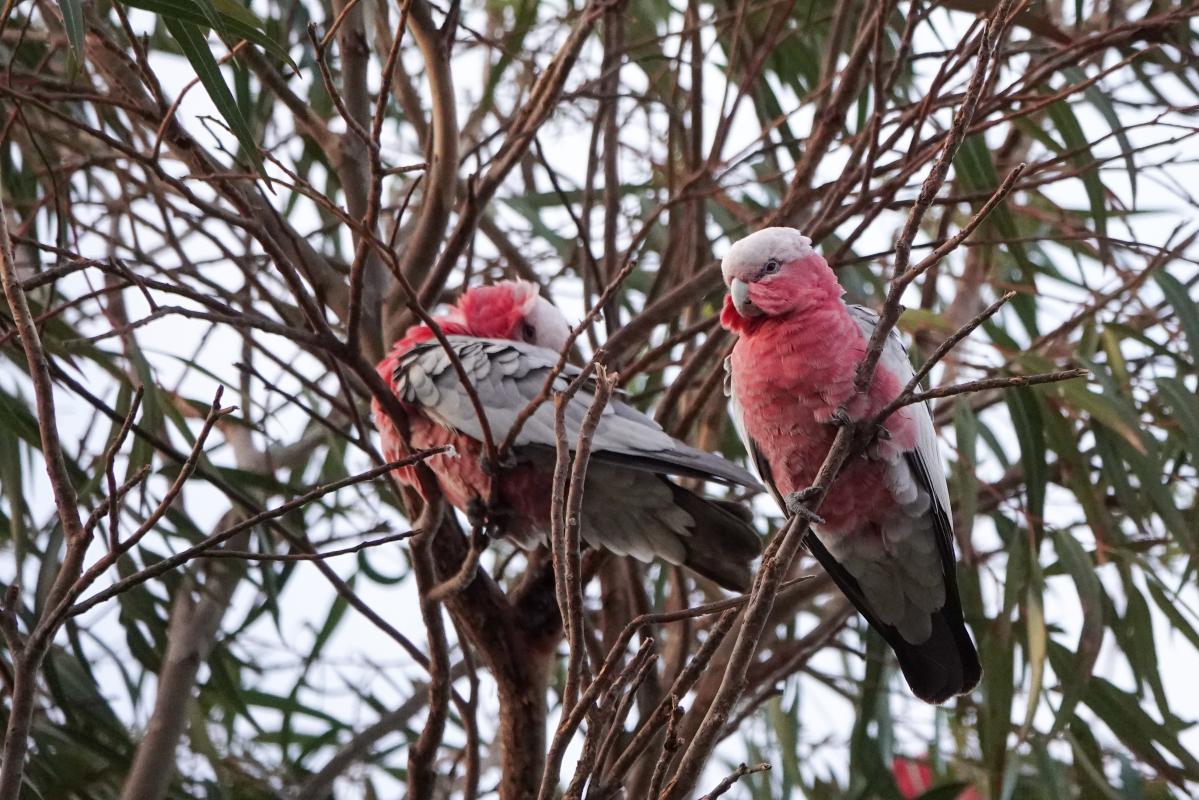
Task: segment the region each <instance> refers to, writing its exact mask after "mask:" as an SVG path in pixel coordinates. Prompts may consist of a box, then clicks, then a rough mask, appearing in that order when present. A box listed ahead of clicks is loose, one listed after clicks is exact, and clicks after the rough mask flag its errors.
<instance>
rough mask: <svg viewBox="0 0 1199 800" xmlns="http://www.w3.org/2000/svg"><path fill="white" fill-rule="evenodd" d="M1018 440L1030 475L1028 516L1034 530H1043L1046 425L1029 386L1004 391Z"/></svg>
mask: <svg viewBox="0 0 1199 800" xmlns="http://www.w3.org/2000/svg"><path fill="white" fill-rule="evenodd" d="M1004 399H1005V400H1006V401H1007V406H1008V412H1009V413H1010V414H1011V417H1012V425H1013V426H1014V427H1015V428H1016V440H1017V441H1018V442H1019V443H1020V463H1021V464H1022V465H1023V467H1024V474H1025V475H1026V476H1027V480H1026V491H1027V492H1028V515H1029V518H1030V519H1031V520H1032V524H1033V526H1034V530H1038V531H1039V530H1040V528H1041V520H1042V519H1043V517H1044V515H1045V488H1046V486H1047V485H1048V483H1049V467H1048V465H1047V463H1046V460H1045V424H1044V422H1043V420H1042V418H1041V417H1042V415H1041V405H1040V402H1039V401H1038V399H1037V396H1036V395H1035V394H1034V393H1033V391H1032V390H1031V389H1028V388H1027V387H1022V388H1017V389H1012V390H1011V391H1008V392H1005V393H1004Z"/></svg>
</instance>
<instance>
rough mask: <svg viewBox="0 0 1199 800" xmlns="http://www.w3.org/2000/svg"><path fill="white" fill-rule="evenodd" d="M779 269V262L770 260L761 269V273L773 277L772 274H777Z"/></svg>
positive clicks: (773, 259)
mask: <svg viewBox="0 0 1199 800" xmlns="http://www.w3.org/2000/svg"><path fill="white" fill-rule="evenodd" d="M781 267H782V265H781V264H779V260H778V259H777V258H772V259H770V260H769V261H767V262H766V265H765V266H764V267H762V272H764V273H765V274H767V275H773V274H774V273H776V272H778V271H779V269H780V268H781Z"/></svg>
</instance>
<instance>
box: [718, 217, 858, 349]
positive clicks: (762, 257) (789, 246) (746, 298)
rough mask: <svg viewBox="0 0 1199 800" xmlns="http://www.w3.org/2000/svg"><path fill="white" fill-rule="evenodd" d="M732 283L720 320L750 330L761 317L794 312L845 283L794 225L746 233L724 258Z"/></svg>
mask: <svg viewBox="0 0 1199 800" xmlns="http://www.w3.org/2000/svg"><path fill="white" fill-rule="evenodd" d="M720 271H721V274H722V275H723V276H724V283H725V285H726V286H727V287H728V289H729V293H728V295H727V296H726V297H725V300H724V310H723V311H722V312H721V315H720V321H721V324H722V325H724V327H726V328H728V329H729V330H731V331H736V332H738V333H749V332H752V331H753V330H754V329H755V328H757V327H758V326H759V325H760V324H761V323H762V322H763V321H765V320H768V319H771V318H779V317H790V316H792V315H794V314H797V313H803V312H804V311H805V310H807V309H810V308H814V307H816V306H819V305H822V304H824V303H827V302H830V301H831V300H836V299H839V298H840V297H841V293H842V289H841V285H840V284H839V283H837V277H836V276H835V275H834V274H833V271H832V270H831V269H829V266H828V263H827V262H825V260H824V258H822V257H821V256H820V254H819V253H817V252H816V251H815V250H813V249H812V240H811V239H809V238H808V237H806V236H804V235H803V234H801V233H800V232H799V231H797V230H795V229H794V228H763V229H762V230H760V231H758V232H756V233H753V234H750V235H749V236H746V237H745V238H744V239H741V240H740V241H738V242H737V243H736V244H734V245H733V246H732V247H730V248H729V251H728V253H727V254H725V257H724V260H723V261H721V263H720Z"/></svg>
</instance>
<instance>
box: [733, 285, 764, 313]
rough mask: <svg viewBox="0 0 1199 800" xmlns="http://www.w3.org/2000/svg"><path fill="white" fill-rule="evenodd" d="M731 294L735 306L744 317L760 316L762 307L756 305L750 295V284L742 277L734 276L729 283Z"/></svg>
mask: <svg viewBox="0 0 1199 800" xmlns="http://www.w3.org/2000/svg"><path fill="white" fill-rule="evenodd" d="M729 294H730V295H731V296H732V298H733V306H734V307H735V308H736V309H737V313H738V314H740V315H741V316H743V317H760V316H762V309H760V308H758V307H757V306H755V305H754V301H753V300H751V299H750V297H749V284H748V283H746V282H745V281H743V280H741V279H740V278H733V280H732V281H731V282H730V283H729Z"/></svg>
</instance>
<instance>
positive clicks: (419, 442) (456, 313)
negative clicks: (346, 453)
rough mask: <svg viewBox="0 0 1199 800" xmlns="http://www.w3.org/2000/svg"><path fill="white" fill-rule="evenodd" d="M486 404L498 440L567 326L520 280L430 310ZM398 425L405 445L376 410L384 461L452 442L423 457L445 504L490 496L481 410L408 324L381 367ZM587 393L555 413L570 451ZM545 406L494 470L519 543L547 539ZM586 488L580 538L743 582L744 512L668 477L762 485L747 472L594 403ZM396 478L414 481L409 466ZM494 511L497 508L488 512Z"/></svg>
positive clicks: (429, 339)
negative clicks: (598, 412) (443, 309)
mask: <svg viewBox="0 0 1199 800" xmlns="http://www.w3.org/2000/svg"><path fill="white" fill-rule="evenodd" d="M437 321H438V324H439V326H440V327H441V330H442V331H443V332H444V333H445V334H446V337H447V339H448V340H449V343H450V346H451V348H452V349H453V350H454V352H456V353H457V355H458V358H459V360H460V361H461V363H462V366H463V367H464V369H465V371H466V373H467V375H468V376H469V377H470V380H471V383H472V385H473V386H474V389H475V392H476V393H477V395H478V397H479V400H480V402H481V404H482V406H483V410H484V412H485V416H486V418H487V422H488V425H489V426H490V428H491V433H492V437H493V439H494V441H495V444H496V445H497V446H498V445H499V443H500V442H502V441H503V440H504V439H505V438H506V437H507V435H508V432H509V430H510V429H511V427H512V425H513V424H514V422H515V420H516V417H517V416H518V415H519V414H520V412H521V411H522V410H523V409H524V408H525V406H526V405H527V404H528V403H529V401H531V400H533V399H534V398H535V397H537V396H538V394H539V393H540V392H541V389H542V387H543V386H544V384H545V380H546V377H547V375H548V374H549V373H550V372H551V370H552V369H553V368H554V366H555V365H556V364H557V362H558V360H559V353H560V352H561V350H562V348H563V347H564V346H565V345H566V342H567V338H568V336H569V334H570V327H569V325H568V324H567V322H566V320H565V318H564V317H563V316H562V314H561V312H559V311H558V309H557V308H555V307H554V306H553V305H552V304H550V303H549V302H548V301H547V300H545V299H543V298H541V297H539V296H538V294H537V288H536V287H535V286H534V285H533V284H530V283H523V282H505V283H499V284H496V285H494V286H482V287H478V288H474V289H471V290H469V291H467V292H466V293H465V294H463V295H462V297H461V298H460V299H459V300H458V302H457V304H456V305H455V306H454V307H453V308H452V309H450V311H449V312H448V313H447V314H445V315H444V316H441V317H439V318H437ZM378 370H379V374H380V375H381V376H382V377H383V379H384V380H385V381H386V382H387V384H388V386H390V387H391V388H392V390H393V391H394V392H395V394H396V397H397V398H398V399H399V401H400V404H401V406H402V407H403V409H404V411H405V413H406V415H407V419H406V421H405V422H406V427H407V428H408V441H407V442H405V441H404V440H403V438H402V437H401V436H400V435H399V433H398V432H397V430H396V428H395V426H394V425H393V424H392V420H391V419H390V418H389V417H388V416H387V415H386V414H384V413H383V412H382V410H381V409H380V407H379V405H378V404H377V403H376V404H375V406H374V414H375V421H376V424H377V425H378V427H379V430H380V432H381V434H382V440H383V452H384V454H385V455H386V457H387V458H388V459H392V460H394V459H398V458H403V457H404V456H406V455H409V454H410V453H411V450H410V449H409V448H411V449H415V450H420V449H425V448H431V447H437V446H440V445H447V444H448V445H452V446H453V447H454V449H455V450H456V456H451V455H438V456H434V457H432V458H430V459H429V460H428V461H427V462H426V464H427V465H428V466H429V468H430V469H431V470H432V471H433V473H434V474H435V475H436V477H437V482H438V484H439V485H440V489H441V492H442V493H443V495H444V496H445V498H446V499H447V500H448V501H449V502H450V503H451V504H453V505H454V506H455V507H456V508H458V509H461V510H463V511H467V512H468V513H473V512H476V511H477V510H478V509H479V508H480V504H483V503H486V502H487V501H489V500H490V499H492V498H491V497H489V487H490V485H491V484H490V481H491V478H489V476H488V474H487V472H485V471H484V468H483V465H482V459H483V455H484V451H485V448H484V444H483V441H482V439H483V432H482V427H481V426H480V424H479V418H478V415H477V414H476V412H475V408H474V406H473V405H472V404H471V402H470V398H469V396H468V394H467V392H466V391H465V389H464V387H463V386H462V384H461V383H460V381H459V379H458V373H457V372H456V370H455V369H454V367H453V364H452V362H451V361H450V359H449V357H448V356H447V354H446V351H445V349H444V348H443V347H442V345H441V344H440V343H439V342H438V341H437V340H436V339H435V338H434V337H433V332H432V331H431V330H430V329H429V327H428V326H426V325H415V326H413V327H411V328H409V329H408V331H407V333H405V335H404V337H403V338H402V339H401V340H400V341H398V342H397V343H396V344H395V347H394V348H393V349H392V351H391V353H390V354H389V355H388V356H387V357H386V358H385V359H383V361H381V362H380V363H379V365H378ZM578 374H579V369H578V368H577V367H573V366H567V368H566V369H565V370H564V371H563V372H562V374H561V376H560V377H559V378H558V379H557V381H556V383H555V390H556V391H561V390H563V389H565V388H566V386H567V384H568V383H569V382H570V381H571V380H572V379H573V378H574V377H576V376H577V375H578ZM591 400H592V398H591V391H590V390H588V389H586V388H584V389H583V390H581V391H579V392H578V393H577V394H576V395H575V397H574V399H572V400H571V401H570V403H569V405H568V407H567V409H566V426H565V427H566V430H565V433H566V440H567V442H569V444H570V446H571V447H572V448H573V447H574V446H575V443H576V441H577V439H578V435H579V428H580V426H581V424H582V421H583V417H584V415H585V414H586V412H587V410H588V407H589V406H590V404H591ZM555 441H556V439H555V432H554V404H553V402H552V401H551V402H544V403H542V404H541V405H540V406H539V407H538V409H537V411H536V413H534V414H533V415H532V416H531V417H530V418H529V419H528V421H527V422H526V423H525V425H524V426H523V427H522V428H521V429H520V433H519V435H518V436H517V437H516V440H515V446H514V448H513V456H514V457H515V464H514V465H511V466H507V467H505V468H501V469H499V470H493V473H494V480H495V481H497V482H498V485H497V487H496V488H497V489H498V492H497V495H496V497H495V498H494V499H495V500H496V501H497V502H496V503H495V504H493V506H492V508H490V509H488V510H489V511H490V512H491V513H492V514H494V515H497V516H498V517H499V518H500V519H501V521H502V524H501V525H500V527H501V529H502V532H503V533H504V534H505V535H507V536H508V537H510V538H512V539H514V540H515V541H516V542H517V543H518V544H520V545H521V546H523V547H526V548H531V547H535V546H536V545H538V544H541V543H544V542H546V541H547V537H548V534H549V531H550V495H551V489H552V483H553V476H554V458H555ZM591 447H592V451H591V462H590V465H589V468H588V471H587V479H586V485H585V486H584V493H583V506H582V520H581V522H582V527H581V534H582V537H583V540H584V541H586V542H587V543H588V544H589V545H591V546H592V547H602V548H606V549H608V550H611V551H612V552H614V553H617V554H619V555H629V556H633V557H634V558H637V559H640V560H641V561H649V560H651V559H654V558H660V559H662V560H664V561H667V562H670V563H671V564H682V565H685V566H687V567H689V568H690V569H692V570H694V571H695V572H697V573H699V574H700V575H703V576H705V577H708V578H711V579H712V580H714V581H716V582H717V583H719V584H721V585H722V586H725V587H726V588H730V589H736V590H743V589H745V588H747V587H748V585H749V581H750V571H749V565H750V563H751V562H752V561H753V559H754V558H755V556H757V554H758V552H759V549H760V543H759V539H758V536H757V534H756V533H754V530H753V528H752V527H751V526H750V524H749V522H748V521H747V519H746V518H745V516H744V515H743V514H741V515H739V514H738V513H736V512H737V511H740V510H741V509H740V508H739V507H735V506H731V505H730V504H725V503H722V502H720V501H713V500H707V499H705V498H703V497H700V496H699V495H697V494H694V493H693V492H691V491H689V490H687V489H684V488H683V487H681V486H679V485H677V484H675V483H673V482H672V481H670V480H669V479H668V478H667V477H666V476H667V475H680V476H686V477H693V478H702V479H705V480H716V481H721V482H724V483H727V484H739V485H742V486H749V487H754V488H760V487H759V485H758V483H757V481H755V480H754V478H753V476H752V475H750V474H749V473H748V472H747V471H745V470H744V469H742V468H741V467H738V466H737V465H735V464H732V463H730V462H728V461H726V460H724V459H723V458H720V457H719V456H716V455H712V454H709V453H705V452H702V451H700V450H696V449H695V448H693V447H689V446H687V445H686V444H684V443H682V442H680V441H679V440H677V439H675V438H673V437H671V436H670V435H668V434H667V433H665V432H664V431H663V430H662V428H661V427H659V426H658V424H657V423H655V422H654V421H653V420H652V419H650V418H649V417H647V416H645V415H644V414H642V413H641V412H640V411H637V410H636V409H634V408H632V407H631V406H629V405H628V404H626V403H624V402H622V401H620V400H619V399H617V398H613V399H612V400H611V401H610V402H609V403H608V405H607V407H605V408H604V410H603V414H602V416H601V418H600V422H599V425H598V427H597V428H596V431H595V435H594V437H593V439H592V443H591ZM398 473H399V478H400V480H401V481H403V482H405V483H408V484H410V485H413V486H416V487H417V488H418V489H419V488H420V485H419V483H417V481H416V474H415V472H414V470H413V468H411V467H406V468H402V469H400V470H398ZM495 506H498V509H497V508H496V507H495Z"/></svg>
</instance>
